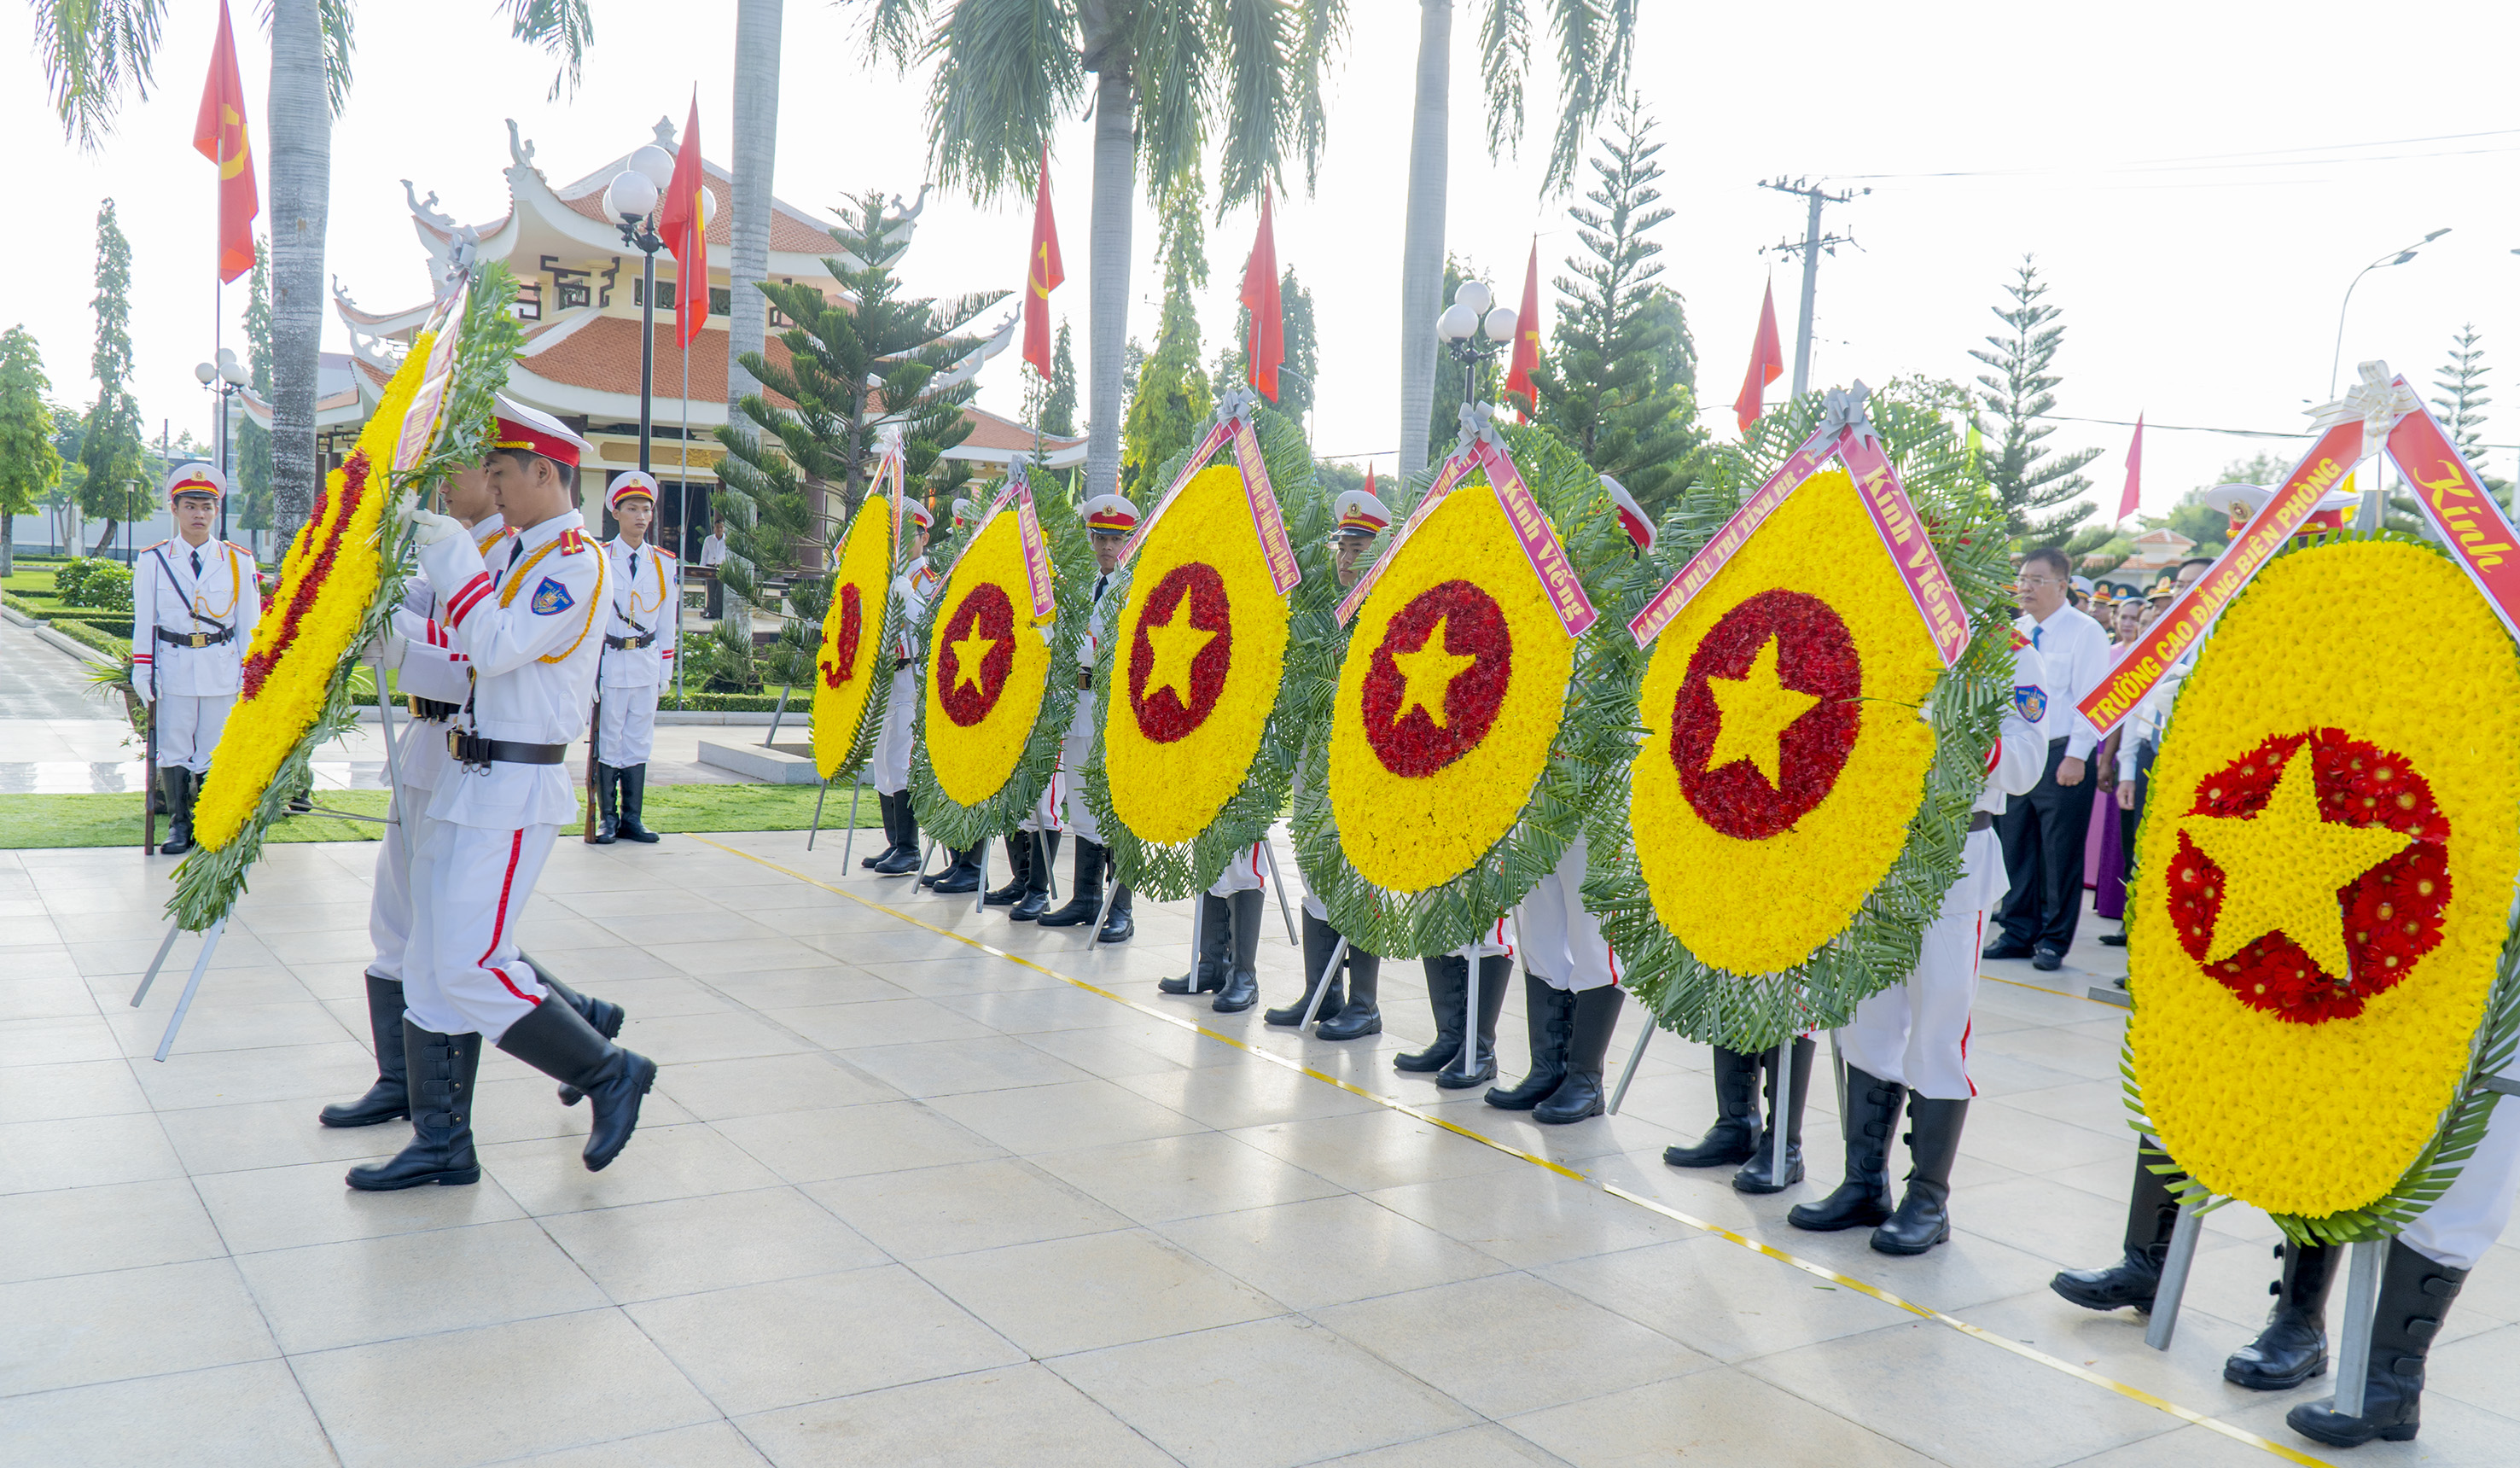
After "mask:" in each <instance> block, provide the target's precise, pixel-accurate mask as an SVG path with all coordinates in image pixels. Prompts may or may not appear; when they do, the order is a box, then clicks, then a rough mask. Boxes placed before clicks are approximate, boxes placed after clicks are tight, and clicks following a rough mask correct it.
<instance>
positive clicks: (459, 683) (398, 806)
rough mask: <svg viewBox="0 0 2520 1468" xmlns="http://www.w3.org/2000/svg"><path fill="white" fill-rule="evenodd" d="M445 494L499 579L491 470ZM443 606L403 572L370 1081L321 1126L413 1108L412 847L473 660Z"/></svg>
mask: <svg viewBox="0 0 2520 1468" xmlns="http://www.w3.org/2000/svg"><path fill="white" fill-rule="evenodd" d="M445 501H446V512H447V513H448V514H449V515H452V516H454V517H455V518H456V519H457V520H458V521H461V522H462V523H463V524H464V526H465V527H466V531H467V533H469V534H470V535H471V536H472V543H473V546H474V548H475V549H477V550H478V551H480V553H481V560H482V563H483V564H484V565H485V566H486V567H488V568H489V571H490V578H491V580H492V581H493V582H495V581H497V579H498V578H499V575H500V573H502V572H504V571H506V570H507V567H508V559H509V555H508V553H509V551H510V549H511V548H512V547H513V546H514V545H515V544H516V538H517V537H516V532H515V531H513V530H511V529H509V528H508V527H507V522H506V520H505V519H504V518H503V517H502V516H501V515H500V513H499V509H498V503H497V496H495V495H493V494H492V493H491V492H490V482H489V475H488V474H487V472H485V471H484V470H482V469H481V468H479V467H478V466H474V467H472V468H469V469H465V470H461V471H459V472H458V473H457V474H456V475H455V476H454V477H453V478H452V479H450V480H449V481H448V482H447V484H446V489H445ZM441 610H442V609H441V608H440V607H439V606H438V596H437V591H436V588H435V587H433V586H431V585H429V583H428V577H427V575H426V574H424V573H419V572H413V573H410V574H409V575H407V576H405V577H404V579H403V594H402V604H401V605H400V606H398V607H396V608H395V609H394V614H393V621H392V624H391V626H390V627H389V628H388V629H387V631H386V634H385V636H384V638H383V647H382V650H381V651H382V655H383V660H382V661H383V663H384V665H385V667H386V668H387V669H388V670H390V671H393V672H394V673H395V674H396V686H397V687H398V688H399V689H400V691H401V692H402V694H403V696H404V698H405V699H406V700H407V702H408V703H409V705H410V709H411V719H412V721H411V723H410V724H409V725H408V730H409V732H408V733H407V734H406V735H405V737H404V738H403V740H402V742H401V743H400V744H398V745H397V746H396V747H395V755H396V757H397V763H398V770H397V774H396V780H397V782H398V784H399V786H400V788H399V790H397V792H396V793H395V799H394V808H393V817H394V819H395V820H397V821H401V822H404V823H406V829H404V830H402V831H399V832H395V833H391V834H388V835H387V836H386V838H385V839H384V840H383V841H381V842H379V843H378V844H377V881H376V891H375V893H374V895H372V896H371V897H370V899H369V902H368V937H369V939H370V940H371V941H372V942H374V943H375V944H376V956H375V957H374V958H372V959H371V960H369V963H368V970H367V976H366V977H367V990H368V1033H369V1036H370V1038H371V1039H372V1040H373V1041H374V1042H375V1045H376V1053H377V1080H376V1084H374V1085H372V1086H370V1087H369V1088H368V1091H367V1094H366V1095H363V1096H361V1097H360V1098H359V1099H357V1100H356V1101H337V1102H334V1103H332V1104H330V1105H327V1106H326V1107H325V1108H324V1109H323V1110H322V1111H321V1112H319V1113H317V1115H316V1120H317V1121H319V1122H321V1123H322V1124H325V1125H327V1126H374V1125H377V1124H381V1123H384V1122H396V1121H400V1120H402V1119H403V1118H404V1117H407V1116H409V1115H411V1101H410V1093H409V1086H408V1075H407V1072H406V1068H405V1066H404V1063H403V1038H402V1007H403V1000H402V977H403V962H404V958H405V955H406V953H407V951H408V948H409V945H410V942H411V932H412V917H413V905H412V891H411V863H410V853H411V852H415V851H418V850H420V849H423V848H424V847H426V846H427V844H428V839H429V835H430V833H431V832H432V830H433V829H434V826H433V824H432V823H431V822H430V820H429V818H428V803H429V801H430V800H431V799H432V798H433V796H434V793H435V792H436V790H437V787H438V786H439V785H441V784H443V783H445V780H446V776H447V772H448V771H449V770H450V769H451V768H452V767H453V763H454V757H453V756H452V755H450V754H449V753H448V751H447V747H446V735H447V732H448V730H449V729H450V728H451V727H452V726H453V720H454V717H455V714H456V713H457V711H459V710H461V709H462V708H463V707H464V702H465V700H467V699H469V698H471V697H472V660H471V659H469V658H467V657H466V656H465V655H464V653H463V652H462V651H461V650H460V649H458V648H457V647H456V646H455V644H454V639H453V637H452V636H450V635H449V634H448V632H447V630H446V628H445V626H444V625H443V624H441V623H440V622H438V621H437V620H436V618H437V615H438V613H439V612H440V611H441ZM543 982H544V984H545V985H547V986H550V987H551V988H552V990H553V991H554V992H556V993H558V994H560V995H561V997H562V998H563V999H565V1000H567V1001H568V1003H569V1004H570V1005H571V1006H573V1007H574V1008H575V1009H576V1010H577V1012H578V1013H580V1014H582V1015H584V1016H586V1022H587V1023H588V1024H590V1025H593V1026H594V1027H595V1028H596V1029H597V1030H598V1031H599V1032H602V1033H603V1034H604V1036H605V1037H606V1038H607V1039H609V1038H610V1037H612V1036H613V1035H616V1034H619V1033H620V1032H621V1025H622V1022H623V1021H624V1020H625V1019H627V1018H628V1016H627V1015H626V1014H625V1012H624V1011H623V1010H622V1008H621V1006H620V1005H618V1004H613V1003H610V1002H608V1001H607V1000H603V999H594V998H589V997H587V996H586V995H584V994H581V993H579V992H577V991H576V990H575V989H572V988H570V987H568V986H566V985H563V984H562V983H560V982H559V981H558V980H556V979H554V978H552V977H551V976H550V975H548V974H545V975H543Z"/></svg>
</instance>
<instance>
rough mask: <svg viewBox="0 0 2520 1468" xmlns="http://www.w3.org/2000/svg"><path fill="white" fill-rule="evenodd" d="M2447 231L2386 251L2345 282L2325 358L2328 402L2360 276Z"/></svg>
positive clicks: (2341, 359)
mask: <svg viewBox="0 0 2520 1468" xmlns="http://www.w3.org/2000/svg"><path fill="white" fill-rule="evenodd" d="M2449 233H2450V230H2449V229H2448V228H2447V227H2444V228H2441V229H2437V230H2434V231H2433V232H2432V233H2431V234H2428V235H2426V236H2424V237H2423V238H2422V239H2420V240H2417V241H2416V242H2415V243H2413V244H2412V245H2406V246H2401V247H2400V248H2398V249H2396V250H2392V251H2390V252H2388V253H2386V254H2384V255H2382V256H2380V257H2379V258H2378V259H2376V260H2373V261H2372V262H2371V263H2370V264H2367V265H2365V266H2363V268H2362V269H2360V270H2357V271H2356V272H2354V279H2353V280H2351V281H2349V282H2347V283H2346V287H2345V302H2344V304H2342V305H2340V306H2338V307H2337V308H2336V351H2335V353H2334V355H2332V356H2330V357H2329V358H2328V359H2327V397H2328V400H2329V401H2330V402H2333V401H2335V400H2336V369H2337V368H2338V367H2339V366H2340V365H2342V364H2343V362H2344V361H2345V313H2346V312H2347V311H2348V310H2350V309H2351V308H2352V307H2353V305H2354V288H2355V287H2356V286H2359V285H2361V284H2363V277H2364V276H2366V275H2368V274H2370V273H2371V272H2372V271H2374V270H2378V269H2380V268H2382V267H2384V266H2388V265H2403V264H2405V263H2406V262H2407V261H2408V260H2411V259H2413V258H2414V257H2415V252H2416V251H2418V250H2421V249H2423V248H2424V247H2425V246H2427V245H2430V244H2431V243H2432V242H2433V241H2435V240H2438V239H2440V238H2441V237H2442V236H2444V235H2446V234H2449Z"/></svg>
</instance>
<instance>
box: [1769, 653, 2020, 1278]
mask: <svg viewBox="0 0 2520 1468" xmlns="http://www.w3.org/2000/svg"><path fill="white" fill-rule="evenodd" d="M2011 637H2012V656H2013V672H2012V702H2011V704H2010V706H2009V707H2007V708H2006V709H2005V710H2004V712H2003V727H2002V731H2001V733H2000V735H1999V737H1998V739H1997V742H1996V747H1995V748H1994V749H1993V750H1991V751H1989V752H1988V756H1987V777H1986V785H1985V787H1984V789H1982V790H1981V791H1980V792H1979V794H1978V798H1977V803H1976V804H1975V805H1974V806H1972V807H1971V809H1970V814H1969V832H1968V839H1967V842H1966V844H1965V845H1964V846H1963V847H1962V848H1961V854H1960V875H1959V880H1958V881H1957V882H1955V883H1953V884H1952V890H1951V891H1950V892H1949V893H1947V894H1945V895H1944V896H1943V906H1942V911H1941V912H1940V913H1939V914H1938V915H1937V916H1936V917H1935V919H1934V921H1933V923H1932V924H1931V925H1930V926H1929V927H1927V928H1926V929H1925V935H1924V942H1923V944H1922V946H1921V947H1920V949H1919V950H1918V952H1917V955H1916V966H1915V968H1914V969H1913V970H1912V971H1910V973H1909V975H1908V978H1907V982H1905V983H1903V984H1896V985H1893V986H1890V987H1888V988H1885V989H1883V990H1881V991H1880V992H1879V993H1876V994H1874V995H1872V996H1871V997H1870V998H1868V999H1866V1000H1864V1001H1863V1002H1862V1003H1861V1004H1859V1005H1857V1006H1856V1009H1855V1021H1854V1023H1852V1024H1850V1025H1847V1026H1845V1027H1844V1028H1842V1029H1840V1030H1839V1031H1838V1032H1837V1053H1838V1057H1839V1059H1841V1060H1843V1061H1845V1062H1846V1104H1845V1106H1844V1107H1843V1108H1842V1115H1841V1117H1840V1122H1841V1124H1842V1126H1843V1128H1844V1131H1845V1136H1846V1177H1845V1180H1844V1181H1842V1182H1840V1183H1839V1184H1838V1185H1837V1190H1836V1191H1835V1192H1833V1193H1830V1194H1829V1195H1828V1196H1827V1197H1825V1198H1823V1199H1821V1200H1819V1201H1818V1202H1815V1203H1805V1204H1801V1205H1799V1206H1797V1207H1796V1208H1794V1209H1793V1211H1792V1212H1790V1213H1788V1214H1787V1215H1786V1216H1785V1217H1786V1221H1788V1222H1790V1223H1792V1224H1793V1225H1794V1226H1795V1227H1796V1228H1808V1229H1812V1230H1814V1231H1815V1232H1820V1233H1833V1232H1836V1231H1838V1230H1840V1229H1846V1228H1871V1229H1872V1247H1873V1248H1874V1249H1877V1250H1879V1251H1880V1252H1881V1253H1883V1254H1922V1253H1924V1252H1925V1251H1926V1250H1928V1249H1931V1248H1933V1247H1934V1246H1935V1245H1936V1244H1939V1243H1941V1242H1943V1241H1944V1240H1945V1239H1948V1238H1950V1237H1951V1234H1952V1225H1951V1216H1950V1214H1949V1212H1948V1210H1947V1208H1946V1207H1945V1205H1946V1204H1947V1203H1948V1202H1949V1201H1950V1199H1951V1191H1952V1188H1951V1183H1952V1163H1953V1161H1954V1160H1955V1159H1956V1158H1958V1156H1959V1150H1960V1128H1961V1126H1962V1125H1963V1124H1965V1123H1966V1122H1967V1120H1968V1105H1969V1098H1970V1097H1972V1096H1974V1095H1976V1094H1977V1086H1976V1085H1975V1083H1973V1082H1972V1081H1971V1080H1970V1079H1969V1075H1968V1037H1969V1007H1970V1006H1971V1005H1972V1004H1974V1003H1975V1002H1976V1000H1977V985H1978V950H1979V949H1981V948H1983V947H1984V946H1985V933H1986V914H1987V911H1988V909H1990V908H1992V907H1993V906H1994V905H1995V904H1996V903H1997V902H1999V901H2002V900H2003V894H2004V892H2005V890H2006V889H2007V888H2009V887H2010V886H2011V879H2010V877H2009V876H2007V875H2006V874H2005V871H2004V865H2003V838H2002V837H2000V836H1998V835H1997V834H1996V831H1995V817H1996V816H1997V814H1999V813H2000V812H2002V810H2003V803H2004V802H2005V801H2006V800H2007V799H2009V798H2010V797H2013V796H2017V795H2022V794H2025V793H2027V792H2028V791H2030V790H2031V789H2032V788H2033V787H2035V786H2037V785H2038V783H2039V777H2040V774H2041V773H2042V772H2043V771H2044V770H2045V769H2046V768H2047V759H2048V741H2047V736H2046V735H2045V733H2044V732H2042V731H2043V727H2044V725H2045V723H2046V721H2047V714H2048V707H2047V706H2048V696H2049V693H2050V692H2051V690H2050V689H2049V688H2048V664H2047V660H2046V659H2045V658H2043V657H2041V656H2040V652H2039V649H2037V648H2035V647H2033V646H2031V643H2030V639H2029V637H2028V636H2026V635H2024V634H2023V633H2021V632H2018V631H2016V632H2014V633H2012V634H2011ZM1903 1102H1904V1103H1905V1104H1906V1106H1907V1110H1908V1126H1909V1131H1908V1155H1909V1161H1910V1168H1909V1171H1908V1191H1907V1196H1906V1197H1904V1198H1901V1199H1898V1200H1896V1202H1895V1206H1894V1201H1893V1197H1892V1194H1891V1190H1890V1138H1891V1136H1892V1135H1893V1134H1894V1133H1896V1132H1897V1131H1898V1129H1899V1110H1900V1106H1901V1104H1902V1103H1903Z"/></svg>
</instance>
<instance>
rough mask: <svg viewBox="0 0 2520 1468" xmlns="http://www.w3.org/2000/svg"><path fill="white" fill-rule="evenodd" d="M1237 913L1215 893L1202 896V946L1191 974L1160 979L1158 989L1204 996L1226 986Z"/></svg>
mask: <svg viewBox="0 0 2520 1468" xmlns="http://www.w3.org/2000/svg"><path fill="white" fill-rule="evenodd" d="M1233 928H1234V909H1233V908H1232V907H1231V906H1230V905H1228V904H1227V902H1226V900H1225V899H1224V898H1223V897H1220V896H1218V895H1216V894H1214V893H1208V892H1203V893H1200V894H1199V895H1198V946H1197V950H1196V951H1195V952H1193V953H1192V954H1191V964H1190V972H1189V973H1187V974H1184V975H1181V976H1180V977H1178V978H1173V979H1158V980H1156V981H1155V987H1156V988H1158V989H1160V990H1162V991H1163V992H1165V993H1168V994H1204V993H1209V992H1212V991H1213V990H1216V989H1220V988H1223V987H1224V986H1225V973H1226V954H1227V952H1228V951H1229V950H1230V949H1231V948H1232V945H1233V942H1234V933H1233Z"/></svg>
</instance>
